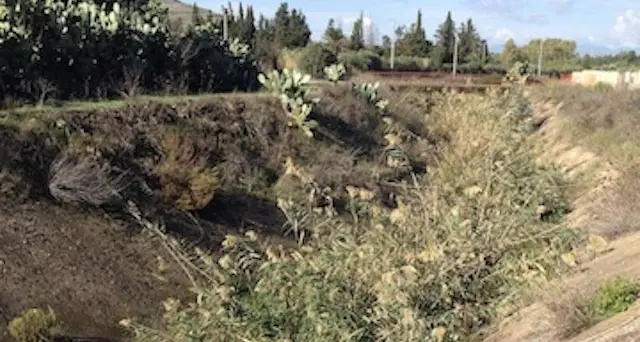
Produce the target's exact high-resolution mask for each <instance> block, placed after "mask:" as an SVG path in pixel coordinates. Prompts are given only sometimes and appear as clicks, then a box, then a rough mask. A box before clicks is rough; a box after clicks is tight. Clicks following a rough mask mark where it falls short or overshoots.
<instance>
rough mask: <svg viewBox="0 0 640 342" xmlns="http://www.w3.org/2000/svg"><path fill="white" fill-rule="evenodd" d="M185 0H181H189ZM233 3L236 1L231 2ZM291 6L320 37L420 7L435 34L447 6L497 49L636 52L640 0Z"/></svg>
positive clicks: (262, 8) (380, 24)
mask: <svg viewBox="0 0 640 342" xmlns="http://www.w3.org/2000/svg"><path fill="white" fill-rule="evenodd" d="M189 1H190V0H186V1H185V2H189ZM197 3H198V5H199V6H202V7H206V8H210V9H213V10H219V9H220V6H221V5H223V4H226V3H227V1H217V0H199V1H198V2H197ZM232 3H233V4H234V5H235V4H237V1H232ZM279 3H280V2H279V1H273V0H272V1H269V0H253V1H251V2H248V1H244V2H243V4H244V5H247V4H252V5H253V7H254V10H255V11H256V12H262V13H264V14H267V15H268V16H270V17H271V16H273V13H274V12H275V9H276V8H277V7H278V5H279ZM288 3H289V6H290V8H291V7H293V8H299V9H301V10H302V11H303V12H304V14H305V15H306V17H307V21H308V23H309V26H310V27H311V30H312V31H313V37H312V38H313V39H320V38H321V36H322V32H323V31H324V28H325V27H326V24H327V21H328V20H329V18H335V19H336V21H337V22H339V23H342V25H343V29H344V30H345V31H346V32H348V31H350V30H351V25H352V23H353V20H354V19H355V18H357V17H358V15H359V13H360V11H361V10H362V11H363V12H364V15H365V17H366V20H365V21H367V22H371V23H372V27H373V28H374V31H375V32H377V36H378V37H381V36H382V35H384V34H391V33H392V32H393V27H394V24H395V25H402V24H407V25H408V24H410V23H411V22H413V21H415V17H416V12H417V10H418V9H421V10H422V15H423V23H424V26H425V29H426V30H427V35H428V36H429V37H432V36H433V33H434V30H435V29H436V27H437V25H438V24H439V23H441V22H442V21H443V20H444V18H445V16H446V13H447V11H448V10H451V11H452V14H453V18H454V20H455V21H456V22H458V23H459V22H461V21H463V20H466V19H467V18H469V17H471V18H473V20H474V22H475V23H476V26H477V27H478V29H479V31H480V33H481V35H482V36H483V37H484V38H486V39H488V41H489V44H490V46H493V47H495V48H498V47H499V46H501V45H502V44H503V43H504V41H505V40H506V39H507V38H509V37H512V38H514V39H515V41H516V42H517V43H518V44H523V43H526V42H528V41H529V40H530V39H532V38H539V37H557V38H568V39H574V40H576V41H577V42H578V46H579V50H581V52H589V53H606V52H611V51H613V52H615V51H619V50H621V49H624V50H629V49H635V50H638V51H640V1H639V0H530V1H527V0H448V1H447V0H439V1H438V0H435V1H433V0H431V1H427V0H421V1H420V0H386V1H385V0H292V1H288Z"/></svg>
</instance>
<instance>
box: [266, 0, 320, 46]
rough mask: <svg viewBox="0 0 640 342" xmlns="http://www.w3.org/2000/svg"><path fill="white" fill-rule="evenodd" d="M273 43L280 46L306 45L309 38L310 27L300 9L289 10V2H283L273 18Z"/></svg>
mask: <svg viewBox="0 0 640 342" xmlns="http://www.w3.org/2000/svg"><path fill="white" fill-rule="evenodd" d="M274 25H275V27H274V29H275V43H276V44H277V45H278V46H279V47H280V48H297V47H303V46H306V45H307V44H308V43H309V41H310V39H311V29H309V25H308V24H307V19H306V17H305V15H304V14H303V13H302V11H300V10H298V9H293V10H292V11H291V12H289V4H288V3H286V2H283V3H281V4H280V6H279V7H278V10H277V11H276V14H275V18H274Z"/></svg>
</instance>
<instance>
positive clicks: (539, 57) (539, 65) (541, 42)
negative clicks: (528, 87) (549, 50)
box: [538, 39, 546, 77]
mask: <svg viewBox="0 0 640 342" xmlns="http://www.w3.org/2000/svg"><path fill="white" fill-rule="evenodd" d="M545 40H546V39H540V51H539V52H538V77H540V75H542V50H543V48H544V41H545Z"/></svg>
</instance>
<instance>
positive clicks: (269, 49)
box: [252, 15, 278, 69]
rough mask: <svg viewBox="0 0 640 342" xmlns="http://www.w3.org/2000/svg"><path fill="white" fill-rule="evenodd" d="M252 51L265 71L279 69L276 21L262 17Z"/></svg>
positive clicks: (259, 19)
mask: <svg viewBox="0 0 640 342" xmlns="http://www.w3.org/2000/svg"><path fill="white" fill-rule="evenodd" d="M252 51H253V54H254V56H255V58H256V60H258V61H259V63H260V64H261V65H262V68H263V69H275V68H276V67H277V63H278V44H277V42H276V27H275V20H269V19H267V18H265V16H264V15H260V18H258V27H257V30H256V42H255V46H254V48H253V50H252Z"/></svg>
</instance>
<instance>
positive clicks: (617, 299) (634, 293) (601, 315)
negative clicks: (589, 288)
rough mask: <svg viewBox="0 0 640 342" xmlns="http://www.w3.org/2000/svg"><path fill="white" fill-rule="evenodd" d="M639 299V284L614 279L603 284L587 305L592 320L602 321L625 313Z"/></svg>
mask: <svg viewBox="0 0 640 342" xmlns="http://www.w3.org/2000/svg"><path fill="white" fill-rule="evenodd" d="M639 297H640V283H638V282H635V281H631V280H629V279H625V278H620V277H618V278H616V279H614V280H613V281H610V282H608V283H606V284H604V285H603V286H602V287H601V288H600V289H599V290H598V293H597V294H596V297H595V298H593V299H592V300H591V301H590V302H589V303H588V304H587V312H588V313H589V316H591V317H592V318H595V319H598V320H602V319H607V318H609V317H612V316H615V315H616V314H618V313H621V312H623V311H626V310H627V309H628V308H629V307H631V305H633V303H635V301H636V300H637V299H638V298H639Z"/></svg>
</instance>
